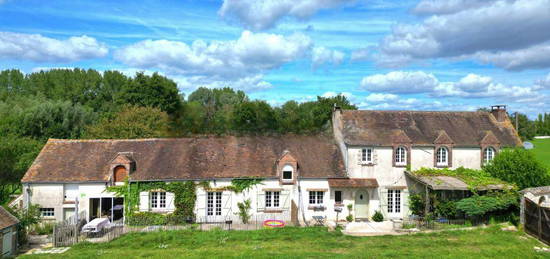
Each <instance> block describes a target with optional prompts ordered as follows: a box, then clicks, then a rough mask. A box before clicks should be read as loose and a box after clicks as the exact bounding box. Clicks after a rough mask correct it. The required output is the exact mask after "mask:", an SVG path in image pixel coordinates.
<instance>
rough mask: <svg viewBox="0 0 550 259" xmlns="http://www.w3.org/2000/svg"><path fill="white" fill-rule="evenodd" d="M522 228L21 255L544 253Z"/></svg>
mask: <svg viewBox="0 0 550 259" xmlns="http://www.w3.org/2000/svg"><path fill="white" fill-rule="evenodd" d="M534 246H542V245H541V244H540V243H538V242H537V241H535V240H534V239H532V238H528V237H526V236H525V234H523V233H521V232H506V231H501V230H500V229H499V228H498V227H492V228H487V229H479V230H472V231H446V232H439V233H429V234H415V235H405V236H378V237H350V236H344V235H342V234H340V233H336V232H327V231H326V229H324V228H284V229H275V230H273V229H269V230H257V231H229V232H228V231H209V232H207V231H205V232H201V231H192V230H182V231H162V232H154V233H132V234H128V235H125V236H123V237H121V238H119V239H117V240H114V241H112V242H110V243H102V244H89V243H81V244H78V245H76V246H74V247H72V248H71V249H70V250H69V251H68V252H66V253H64V254H63V255H49V256H48V255H33V256H25V257H24V258H32V257H43V258H48V257H49V258H117V259H121V258H128V257H147V258H169V259H171V258H188V257H192V258H210V257H241V258H249V257H260V258H289V257H290V258H302V257H324V258H334V257H353V258H359V257H361V258H548V257H550V254H548V253H547V254H543V253H540V252H536V251H534V249H533V247H534Z"/></svg>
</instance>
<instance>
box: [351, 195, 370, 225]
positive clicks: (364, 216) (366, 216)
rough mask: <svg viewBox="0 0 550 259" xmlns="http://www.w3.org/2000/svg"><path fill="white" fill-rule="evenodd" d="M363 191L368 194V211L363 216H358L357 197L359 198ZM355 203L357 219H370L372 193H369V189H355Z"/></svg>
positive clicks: (366, 198) (366, 199)
mask: <svg viewBox="0 0 550 259" xmlns="http://www.w3.org/2000/svg"><path fill="white" fill-rule="evenodd" d="M361 193H364V194H365V195H366V197H365V201H366V205H367V208H366V212H365V214H364V215H362V216H361V217H357V215H358V213H357V211H358V210H357V199H358V198H359V195H360V194H361ZM353 205H354V206H355V211H354V216H355V219H358V218H359V219H368V218H369V205H370V194H369V190H367V189H359V190H357V191H355V196H354V199H353Z"/></svg>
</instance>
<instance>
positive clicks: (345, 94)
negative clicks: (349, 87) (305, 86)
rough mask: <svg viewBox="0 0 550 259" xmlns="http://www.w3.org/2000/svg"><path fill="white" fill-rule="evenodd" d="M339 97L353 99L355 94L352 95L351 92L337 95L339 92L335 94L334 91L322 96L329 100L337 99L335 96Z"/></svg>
mask: <svg viewBox="0 0 550 259" xmlns="http://www.w3.org/2000/svg"><path fill="white" fill-rule="evenodd" d="M338 95H342V96H345V97H346V98H348V99H350V98H353V94H352V93H350V92H340V93H337V92H333V91H328V92H325V93H324V94H322V95H321V97H325V98H329V97H335V96H338Z"/></svg>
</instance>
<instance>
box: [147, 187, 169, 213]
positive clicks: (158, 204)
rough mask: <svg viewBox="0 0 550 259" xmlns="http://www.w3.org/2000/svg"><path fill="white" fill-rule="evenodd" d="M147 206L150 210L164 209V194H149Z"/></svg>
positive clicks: (158, 192)
mask: <svg viewBox="0 0 550 259" xmlns="http://www.w3.org/2000/svg"><path fill="white" fill-rule="evenodd" d="M149 204H150V205H151V209H166V192H161V191H157V192H151V193H149Z"/></svg>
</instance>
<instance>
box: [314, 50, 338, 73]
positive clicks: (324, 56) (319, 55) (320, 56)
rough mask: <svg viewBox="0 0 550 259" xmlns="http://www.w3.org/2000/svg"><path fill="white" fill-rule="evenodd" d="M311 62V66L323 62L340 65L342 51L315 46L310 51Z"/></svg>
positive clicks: (319, 64) (317, 65)
mask: <svg viewBox="0 0 550 259" xmlns="http://www.w3.org/2000/svg"><path fill="white" fill-rule="evenodd" d="M311 55H312V57H311V62H312V66H313V68H317V67H319V66H321V65H323V64H332V65H335V66H337V65H340V64H341V63H342V61H344V53H342V52H340V51H337V50H330V49H327V48H325V47H315V48H313V51H312V53H311Z"/></svg>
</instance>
